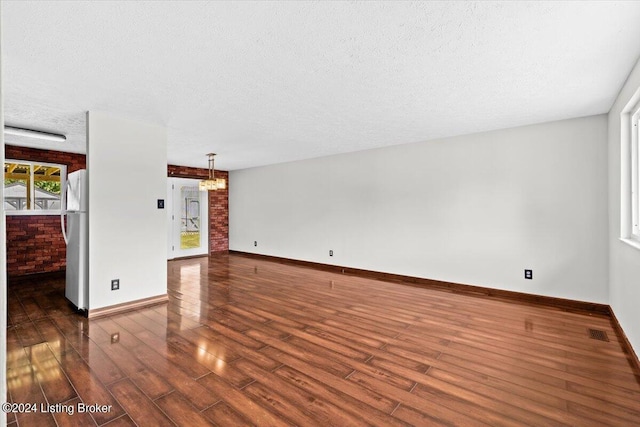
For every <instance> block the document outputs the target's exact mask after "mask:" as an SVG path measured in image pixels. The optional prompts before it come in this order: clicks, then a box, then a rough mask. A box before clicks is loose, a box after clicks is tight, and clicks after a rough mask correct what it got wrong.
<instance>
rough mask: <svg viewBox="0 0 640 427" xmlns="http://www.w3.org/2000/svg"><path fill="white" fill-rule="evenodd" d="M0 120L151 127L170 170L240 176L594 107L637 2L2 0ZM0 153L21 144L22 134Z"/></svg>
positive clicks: (604, 94) (639, 16) (637, 51)
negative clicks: (163, 143) (159, 133)
mask: <svg viewBox="0 0 640 427" xmlns="http://www.w3.org/2000/svg"><path fill="white" fill-rule="evenodd" d="M2 20H3V22H2V31H3V36H4V40H3V58H2V65H3V78H4V82H3V84H4V87H3V90H4V93H5V120H6V122H7V124H10V125H14V126H22V127H29V128H36V129H44V130H51V131H55V132H58V133H63V134H66V135H67V137H68V141H67V142H66V143H63V144H55V143H46V144H42V145H38V146H40V147H45V148H52V149H58V150H64V151H73V152H84V150H85V125H84V112H85V111H87V110H101V111H108V112H112V113H115V114H119V115H124V116H128V117H131V118H134V119H137V120H143V121H148V122H153V123H157V124H161V125H164V126H166V127H167V129H168V132H169V147H168V156H169V161H170V162H171V163H176V164H182V165H190V166H200V167H206V164H207V159H206V156H205V154H206V153H208V152H211V151H215V152H216V153H218V154H219V156H218V157H217V158H216V166H217V167H218V168H221V169H229V170H231V169H239V168H246V167H252V166H259V165H265V164H271V163H278V162H285V161H292V160H298V159H304V158H310V157H318V156H326V155H331V154H336V153H341V152H348V151H356V150H364V149H369V148H374V147H381V146H386V145H393V144H404V143H412V142H419V141H426V140H430V139H433V138H438V137H446V136H453V135H462V134H468V133H473V132H480V131H486V130H491V129H499V128H507V127H513V126H518V125H523V124H531V123H539V122H545V121H552V120H559V119H565V118H571V117H578V116H586V115H592V114H599V113H604V112H607V111H608V110H609V108H610V107H611V104H612V102H613V99H614V97H615V96H616V94H617V92H618V90H619V89H620V87H621V86H622V84H623V82H624V80H625V78H626V77H627V74H628V73H629V71H630V70H631V68H632V66H633V65H634V63H635V62H636V61H637V60H638V57H639V56H640V25H638V23H639V22H640V2H611V1H607V2H593V1H592V2H328V1H327V2H230V3H228V2H195V1H192V2H169V1H157V2H141V1H139V2H131V1H130V2H124V1H123V2H108V1H97V2H78V1H70V2H61V1H56V2H41V1H38V2H28V1H19V2H18V1H3V3H2ZM6 142H7V143H14V144H20V145H30V146H34V145H33V143H32V142H29V141H27V140H24V139H23V140H18V139H16V138H15V137H9V136H7V138H6Z"/></svg>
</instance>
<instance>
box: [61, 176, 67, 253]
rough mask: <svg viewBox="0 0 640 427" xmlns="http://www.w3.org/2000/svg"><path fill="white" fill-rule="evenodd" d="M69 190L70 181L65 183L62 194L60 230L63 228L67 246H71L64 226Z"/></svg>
mask: <svg viewBox="0 0 640 427" xmlns="http://www.w3.org/2000/svg"><path fill="white" fill-rule="evenodd" d="M68 188H69V181H65V183H64V189H63V190H62V194H61V198H62V200H61V201H60V228H62V237H63V238H64V244H65V245H68V244H69V239H68V237H67V230H66V227H65V224H64V216H65V214H66V198H67V197H66V196H67V189H68Z"/></svg>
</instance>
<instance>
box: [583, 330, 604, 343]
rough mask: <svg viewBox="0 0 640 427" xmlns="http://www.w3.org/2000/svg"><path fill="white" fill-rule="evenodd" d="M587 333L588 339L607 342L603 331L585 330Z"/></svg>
mask: <svg viewBox="0 0 640 427" xmlns="http://www.w3.org/2000/svg"><path fill="white" fill-rule="evenodd" d="M587 331H588V332H589V338H591V339H594V340H600V341H609V337H607V333H606V332H605V331H601V330H599V329H591V328H589V329H587Z"/></svg>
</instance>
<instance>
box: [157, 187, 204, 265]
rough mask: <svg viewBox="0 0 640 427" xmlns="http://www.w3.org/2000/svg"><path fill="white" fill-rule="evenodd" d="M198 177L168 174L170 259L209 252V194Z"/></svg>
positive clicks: (168, 257) (168, 256) (168, 248)
mask: <svg viewBox="0 0 640 427" xmlns="http://www.w3.org/2000/svg"><path fill="white" fill-rule="evenodd" d="M199 182H200V181H199V180H197V179H188V178H168V181H167V207H168V209H167V215H168V223H169V226H168V233H169V235H168V239H167V241H168V247H167V259H174V258H182V257H189V256H198V255H208V254H209V194H208V192H207V191H200V190H199V189H198V183H199Z"/></svg>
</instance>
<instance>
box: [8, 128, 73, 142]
mask: <svg viewBox="0 0 640 427" xmlns="http://www.w3.org/2000/svg"><path fill="white" fill-rule="evenodd" d="M4 133H5V134H7V135H15V136H26V137H27V138H37V139H45V140H47V141H55V142H65V141H66V140H67V137H66V136H64V135H60V134H57V133H50V132H43V131H40V130H33V129H24V128H17V127H13V126H5V127H4Z"/></svg>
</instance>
